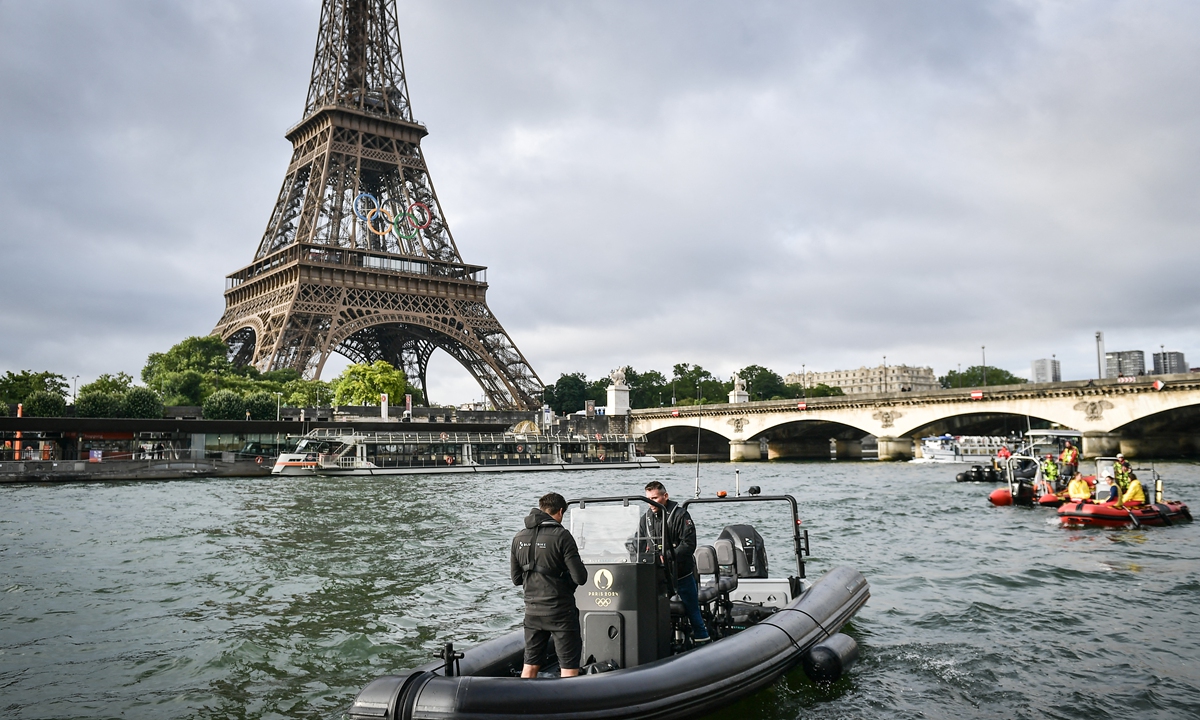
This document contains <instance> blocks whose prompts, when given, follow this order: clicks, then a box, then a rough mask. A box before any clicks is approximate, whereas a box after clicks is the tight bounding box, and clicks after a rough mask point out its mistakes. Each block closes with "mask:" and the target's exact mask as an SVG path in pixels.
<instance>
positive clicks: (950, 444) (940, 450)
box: [921, 434, 1013, 463]
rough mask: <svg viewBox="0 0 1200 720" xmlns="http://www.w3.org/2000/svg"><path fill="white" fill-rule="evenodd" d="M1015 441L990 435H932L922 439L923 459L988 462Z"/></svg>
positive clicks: (926, 460)
mask: <svg viewBox="0 0 1200 720" xmlns="http://www.w3.org/2000/svg"><path fill="white" fill-rule="evenodd" d="M1005 444H1008V445H1009V446H1010V447H1011V446H1012V444H1013V441H1012V440H1010V439H1008V438H1002V437H995V436H989V435H949V434H946V435H931V436H929V437H924V438H921V458H922V459H923V460H924V461H925V462H946V463H969V462H988V461H990V460H991V459H992V458H994V457H995V456H996V453H997V452H998V451H999V450H1000V448H1001V447H1002V446H1004V445H1005Z"/></svg>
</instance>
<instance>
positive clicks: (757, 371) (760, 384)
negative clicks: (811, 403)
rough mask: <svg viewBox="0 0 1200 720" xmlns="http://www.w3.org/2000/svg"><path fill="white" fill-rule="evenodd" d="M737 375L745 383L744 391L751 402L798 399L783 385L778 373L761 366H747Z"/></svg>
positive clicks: (790, 389)
mask: <svg viewBox="0 0 1200 720" xmlns="http://www.w3.org/2000/svg"><path fill="white" fill-rule="evenodd" d="M737 375H738V377H740V378H741V379H743V380H745V381H746V390H747V391H748V392H749V393H750V399H751V400H784V399H787V398H791V397H798V396H797V395H795V394H793V390H792V388H791V387H789V386H788V385H786V384H784V382H783V378H781V377H779V374H778V373H776V372H774V371H773V370H768V369H767V368H765V367H763V366H762V365H747V366H746V367H744V368H742V369H741V370H738V371H737ZM798 389H802V388H798Z"/></svg>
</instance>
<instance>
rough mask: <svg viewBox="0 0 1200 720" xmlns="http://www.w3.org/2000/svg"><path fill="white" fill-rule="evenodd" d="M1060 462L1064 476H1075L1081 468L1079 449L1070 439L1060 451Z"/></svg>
mask: <svg viewBox="0 0 1200 720" xmlns="http://www.w3.org/2000/svg"><path fill="white" fill-rule="evenodd" d="M1058 464H1059V465H1060V466H1061V469H1062V475H1063V477H1068V478H1070V477H1075V472H1076V471H1077V470H1079V449H1078V448H1076V447H1075V446H1074V445H1072V444H1071V441H1070V440H1068V441H1067V444H1066V446H1065V447H1063V451H1062V452H1061V453H1059V455H1058Z"/></svg>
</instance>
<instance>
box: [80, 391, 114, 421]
mask: <svg viewBox="0 0 1200 720" xmlns="http://www.w3.org/2000/svg"><path fill="white" fill-rule="evenodd" d="M124 410H125V398H124V396H123V395H122V394H121V393H115V392H105V391H103V390H88V392H85V393H80V395H79V398H78V399H77V400H76V401H75V416H76V417H87V418H115V417H121V416H122V415H123V413H124Z"/></svg>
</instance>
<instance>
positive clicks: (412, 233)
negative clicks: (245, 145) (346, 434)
mask: <svg viewBox="0 0 1200 720" xmlns="http://www.w3.org/2000/svg"><path fill="white" fill-rule="evenodd" d="M427 132H428V131H427V130H426V129H425V126H424V125H422V124H420V123H418V122H416V121H415V120H413V117H412V109H411V107H410V105H409V100H408V87H407V84H406V81H405V76H404V59H403V57H402V56H401V53H400V28H399V19H398V15H397V12H396V4H395V0H324V2H323V3H322V6H321V26H320V30H319V32H318V35H317V50H316V56H315V58H314V59H313V67H312V79H311V82H310V84H309V88H308V99H307V100H306V102H305V105H304V119H303V120H301V121H300V123H299V124H298V125H296V126H295V127H293V128H292V129H290V130H288V132H287V134H286V136H287V139H288V140H290V141H291V142H292V146H293V152H292V160H291V162H290V163H289V164H288V168H287V174H286V175H285V176H284V180H283V187H282V188H281V189H280V191H279V198H278V199H277V200H276V201H275V209H274V210H273V211H272V212H271V219H270V221H269V222H268V223H267V229H266V231H265V232H264V233H263V237H262V242H260V243H259V246H258V251H257V252H256V253H255V254H254V261H253V262H252V263H251V264H249V265H247V266H246V267H244V268H242V269H240V270H238V271H236V272H234V273H232V274H231V275H229V276H228V277H227V278H226V285H225V286H226V289H225V314H224V315H222V316H221V319H220V321H219V322H218V323H217V326H216V328H214V329H213V334H214V335H218V336H220V337H221V338H222V339H223V340H225V342H226V344H228V346H229V351H230V357H231V358H232V359H233V361H234V362H235V363H238V364H241V365H246V364H252V365H254V366H255V367H257V368H258V369H259V370H262V371H267V370H278V369H282V368H293V369H295V370H297V371H299V372H300V373H301V375H303V376H304V377H306V378H320V376H321V371H322V369H323V368H324V366H325V362H326V361H327V360H328V359H329V356H330V354H332V353H334V352H337V353H339V354H341V355H344V356H346V357H347V358H349V359H350V360H352V361H354V362H373V361H375V360H386V361H388V362H390V363H392V364H393V365H395V366H397V367H403V368H404V370H405V372H406V373H407V375H408V377H409V379H410V382H412V383H413V384H414V385H417V386H418V387H420V389H421V392H422V394H423V395H424V396H425V398H426V400H428V392H427V387H428V385H427V378H426V372H427V368H428V365H429V358H430V356H431V355H432V354H433V352H434V350H437V349H441V350H443V351H445V352H446V353H449V355H450V356H451V357H453V358H454V359H455V360H457V361H458V362H459V363H461V364H462V366H463V367H464V368H466V370H467V372H469V373H470V374H471V375H472V377H474V378H475V379H476V380H477V381H478V382H479V385H480V386H481V387H482V388H483V390H484V392H485V393H486V395H487V397H488V399H489V400H490V401H491V403H492V405H493V406H494V407H496V408H497V409H533V408H536V407H539V406H540V405H541V392H542V382H541V380H540V379H538V376H537V374H536V373H534V371H533V368H532V367H530V365H529V363H528V362H527V361H526V360H525V357H524V356H523V355H522V354H521V352H520V350H518V349H517V346H516V345H515V344H514V343H513V341H512V339H511V338H510V337H509V336H508V333H506V332H505V331H504V328H503V327H501V325H500V322H499V321H498V320H496V317H495V316H494V315H493V314H492V312H491V310H489V309H488V306H487V301H486V299H485V295H486V293H487V288H488V284H487V268H485V267H483V266H480V265H467V264H465V263H464V262H463V261H462V258H461V257H460V256H459V253H458V246H457V245H455V243H454V237H453V236H452V235H451V234H450V228H449V227H448V226H447V225H446V220H445V215H444V214H443V212H442V206H441V203H439V202H438V199H437V194H436V193H435V192H434V189H433V181H432V180H431V179H430V177H429V171H428V168H427V167H426V165H425V158H424V156H423V155H422V153H421V138H423V137H425V135H426V134H427Z"/></svg>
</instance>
